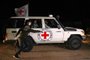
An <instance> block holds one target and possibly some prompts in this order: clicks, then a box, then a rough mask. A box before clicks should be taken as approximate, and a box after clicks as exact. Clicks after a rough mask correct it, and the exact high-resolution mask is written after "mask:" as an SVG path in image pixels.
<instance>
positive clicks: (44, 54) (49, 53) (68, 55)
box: [0, 39, 90, 60]
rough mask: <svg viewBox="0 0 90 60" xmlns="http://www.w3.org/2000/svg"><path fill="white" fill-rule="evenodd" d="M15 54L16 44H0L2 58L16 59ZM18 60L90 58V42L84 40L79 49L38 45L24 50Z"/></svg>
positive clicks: (80, 59)
mask: <svg viewBox="0 0 90 60" xmlns="http://www.w3.org/2000/svg"><path fill="white" fill-rule="evenodd" d="M88 41H89V39H88ZM14 54H15V46H14V44H0V60H16V59H15V58H13V57H12V56H13V55H14ZM18 60H90V42H86V41H84V43H83V46H82V48H81V49H79V50H69V49H66V48H64V47H63V46H58V45H37V46H34V48H33V49H32V51H31V52H22V53H21V58H20V59H18Z"/></svg>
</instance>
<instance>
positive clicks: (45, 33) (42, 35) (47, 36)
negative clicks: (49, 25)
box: [38, 31, 52, 41]
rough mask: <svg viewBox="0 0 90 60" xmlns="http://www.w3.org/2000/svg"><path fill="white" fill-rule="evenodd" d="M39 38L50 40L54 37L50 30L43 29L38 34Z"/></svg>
mask: <svg viewBox="0 0 90 60" xmlns="http://www.w3.org/2000/svg"><path fill="white" fill-rule="evenodd" d="M38 38H39V39H40V40H44V41H47V40H50V39H51V38H52V33H51V32H50V31H43V32H42V33H40V34H38Z"/></svg>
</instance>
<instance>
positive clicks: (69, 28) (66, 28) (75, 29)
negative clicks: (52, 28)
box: [64, 27, 77, 31]
mask: <svg viewBox="0 0 90 60" xmlns="http://www.w3.org/2000/svg"><path fill="white" fill-rule="evenodd" d="M64 29H65V31H77V28H73V27H65V28H64Z"/></svg>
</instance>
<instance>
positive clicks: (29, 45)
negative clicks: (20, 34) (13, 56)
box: [23, 36, 33, 52]
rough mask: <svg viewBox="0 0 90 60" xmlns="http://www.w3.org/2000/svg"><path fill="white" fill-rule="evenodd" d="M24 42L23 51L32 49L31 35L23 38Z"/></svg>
mask: <svg viewBox="0 0 90 60" xmlns="http://www.w3.org/2000/svg"><path fill="white" fill-rule="evenodd" d="M25 43H26V44H27V45H26V46H25V44H24V43H23V47H24V46H25V48H24V49H23V52H30V51H31V50H32V49H33V41H32V37H29V36H27V37H26V39H25Z"/></svg>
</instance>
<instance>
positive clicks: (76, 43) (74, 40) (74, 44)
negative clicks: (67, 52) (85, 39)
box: [66, 36, 82, 50]
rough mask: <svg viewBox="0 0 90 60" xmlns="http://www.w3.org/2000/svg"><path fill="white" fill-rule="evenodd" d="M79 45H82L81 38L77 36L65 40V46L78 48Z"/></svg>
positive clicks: (73, 48)
mask: <svg viewBox="0 0 90 60" xmlns="http://www.w3.org/2000/svg"><path fill="white" fill-rule="evenodd" d="M81 45H82V42H81V38H80V37H78V36H73V37H71V38H70V39H69V40H68V41H67V42H66V47H67V48H69V49H72V50H77V49H79V48H80V47H81Z"/></svg>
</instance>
